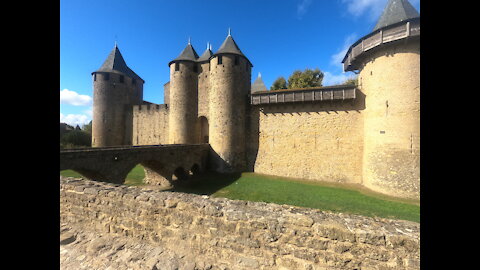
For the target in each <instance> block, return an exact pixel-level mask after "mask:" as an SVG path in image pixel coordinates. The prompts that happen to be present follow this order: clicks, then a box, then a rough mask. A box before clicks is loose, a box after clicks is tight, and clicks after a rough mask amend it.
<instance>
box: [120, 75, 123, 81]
mask: <svg viewBox="0 0 480 270" xmlns="http://www.w3.org/2000/svg"><path fill="white" fill-rule="evenodd" d="M123 80H124V77H123V75H120V82H121V83H123Z"/></svg>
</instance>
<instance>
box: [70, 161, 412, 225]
mask: <svg viewBox="0 0 480 270" xmlns="http://www.w3.org/2000/svg"><path fill="white" fill-rule="evenodd" d="M61 174H62V175H64V176H74V175H68V174H71V172H69V171H63V172H61ZM143 177H144V172H143V168H142V167H141V166H140V165H138V166H137V167H135V168H134V169H133V170H132V171H131V172H130V174H129V175H128V176H127V180H126V182H125V184H127V185H142V184H143ZM170 191H179V192H188V193H194V194H201V195H210V196H212V197H223V198H229V199H235V200H248V201H259V202H272V203H277V204H288V205H294V206H301V207H308V208H315V209H320V210H327V211H332V212H342V213H351V214H359V215H364V216H370V217H373V216H377V217H385V218H393V219H403V220H410V221H414V222H420V205H419V203H418V201H408V200H401V199H396V198H391V197H387V196H385V195H380V194H375V193H373V192H366V191H365V189H358V188H353V187H339V186H333V185H332V184H329V183H318V182H310V181H302V180H296V179H288V178H282V177H273V176H266V175H261V174H256V173H242V174H216V173H208V174H205V175H202V176H200V177H198V179H196V180H194V181H192V182H191V183H190V185H188V186H178V187H175V188H172V189H171V190H170Z"/></svg>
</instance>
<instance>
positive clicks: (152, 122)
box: [92, 0, 420, 199]
mask: <svg viewBox="0 0 480 270" xmlns="http://www.w3.org/2000/svg"><path fill="white" fill-rule="evenodd" d="M342 63H343V65H344V70H345V71H354V72H356V73H358V85H356V86H348V85H338V86H329V87H319V88H306V89H284V90H276V91H265V90H263V91H262V90H261V89H260V90H257V91H252V90H253V88H255V89H258V87H252V84H251V69H252V67H253V65H252V62H251V61H250V60H249V59H248V58H247V56H246V55H245V54H244V53H243V52H242V51H241V50H240V48H239V46H238V45H237V43H236V42H235V40H234V39H233V37H232V36H231V35H230V33H229V35H228V36H227V38H226V39H225V41H224V42H223V44H222V45H221V46H220V47H219V49H218V50H217V51H216V52H213V51H212V50H211V47H210V46H207V49H206V50H205V51H204V52H203V54H202V55H201V56H198V54H197V52H196V51H195V49H194V48H193V46H192V45H191V44H190V42H189V43H188V45H187V46H186V47H185V49H184V50H183V51H182V52H181V53H180V55H179V56H178V57H177V58H175V59H173V60H172V61H170V62H169V63H168V66H169V68H170V81H169V82H167V83H166V84H165V85H164V103H165V104H152V103H150V102H147V101H144V100H143V84H144V80H143V79H142V78H141V77H140V76H138V75H137V74H136V73H135V72H134V71H132V70H131V69H130V68H129V67H128V66H127V64H126V63H125V61H124V59H123V57H122V54H121V53H120V51H119V49H118V46H117V45H115V47H114V49H113V50H112V51H111V53H110V55H109V56H108V57H107V59H106V60H105V62H104V63H103V65H102V66H101V67H100V68H99V69H98V70H97V71H94V72H92V75H93V88H94V95H93V104H94V105H93V126H92V145H93V146H94V147H106V146H117V145H157V144H200V143H208V144H210V149H211V150H210V152H211V153H210V155H209V164H208V166H209V168H210V169H211V170H213V171H217V172H242V171H254V172H257V173H263V174H269V175H276V176H285V177H296V178H303V179H310V180H317V181H330V182H342V183H353V184H360V185H363V186H365V187H367V188H369V189H372V190H374V191H377V192H381V193H384V194H387V195H393V196H397V197H403V198H412V199H418V198H419V194H420V193H419V191H420V15H419V13H418V12H417V11H416V10H415V8H414V7H413V6H411V4H410V3H409V2H408V1H407V0H390V1H389V2H388V4H387V6H386V8H385V10H384V12H383V14H382V15H381V17H380V18H379V20H378V22H377V24H376V25H375V27H374V29H373V31H372V32H371V33H369V34H368V35H366V36H364V37H362V38H360V39H359V40H358V41H357V42H355V43H354V44H352V45H351V46H350V48H349V50H348V51H347V53H346V55H345V57H344V59H343V61H342Z"/></svg>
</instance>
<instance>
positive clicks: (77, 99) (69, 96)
mask: <svg viewBox="0 0 480 270" xmlns="http://www.w3.org/2000/svg"><path fill="white" fill-rule="evenodd" d="M62 103H63V104H69V105H73V106H88V105H91V104H92V98H91V97H90V96H87V95H80V94H78V93H77V92H75V91H71V90H68V89H63V90H62V91H60V104H62Z"/></svg>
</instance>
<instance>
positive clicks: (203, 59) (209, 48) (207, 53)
mask: <svg viewBox="0 0 480 270" xmlns="http://www.w3.org/2000/svg"><path fill="white" fill-rule="evenodd" d="M212 55H213V52H212V45H210V44H208V43H207V49H206V50H205V51H204V52H203V53H202V55H201V56H200V57H199V58H198V59H197V62H206V61H208V60H210V57H211V56H212Z"/></svg>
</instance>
